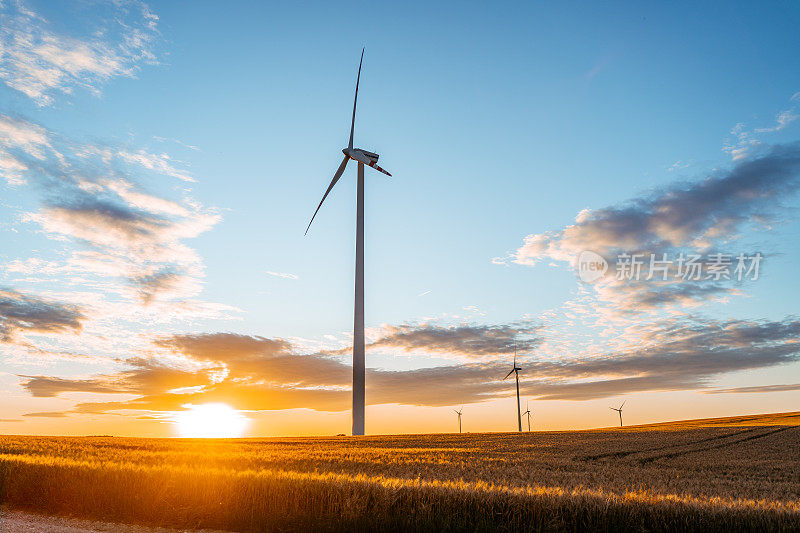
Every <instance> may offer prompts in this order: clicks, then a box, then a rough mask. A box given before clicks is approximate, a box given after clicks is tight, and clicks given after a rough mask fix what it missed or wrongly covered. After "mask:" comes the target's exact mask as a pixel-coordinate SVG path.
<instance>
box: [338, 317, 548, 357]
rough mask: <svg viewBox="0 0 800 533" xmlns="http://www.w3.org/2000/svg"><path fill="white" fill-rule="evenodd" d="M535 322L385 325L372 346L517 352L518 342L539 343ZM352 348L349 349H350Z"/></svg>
mask: <svg viewBox="0 0 800 533" xmlns="http://www.w3.org/2000/svg"><path fill="white" fill-rule="evenodd" d="M535 330H536V328H535V327H534V326H533V325H531V324H513V325H470V324H461V325H457V326H438V325H435V324H401V325H399V326H391V325H390V326H385V327H384V328H383V330H382V335H381V337H380V338H378V339H377V340H375V341H373V342H371V343H369V344H368V348H400V349H402V350H403V351H406V352H412V351H417V350H419V351H425V352H429V353H440V354H448V355H462V356H468V357H475V358H478V357H481V356H491V355H508V354H513V353H514V345H515V342H516V346H517V349H518V350H519V351H520V352H523V351H526V350H531V349H533V348H534V347H535V346H536V342H537V340H536V338H535V337H532V335H533V334H534V333H535ZM348 350H349V349H348Z"/></svg>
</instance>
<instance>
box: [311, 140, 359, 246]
mask: <svg viewBox="0 0 800 533" xmlns="http://www.w3.org/2000/svg"><path fill="white" fill-rule="evenodd" d="M348 159H349V158H348V157H347V156H344V159H342V164H341V165H339V168H338V169H337V170H336V174H334V175H333V179H332V180H331V184H330V185H328V190H327V191H325V194H324V195H323V196H322V200H320V201H319V205H318V206H317V210H316V211H314V216H312V217H311V222H314V217H316V216H317V213H319V208H320V207H322V202H324V201H325V198H327V197H328V193H330V192H331V189H333V186H334V185H336V182H337V181H339V178H341V177H342V172H344V167H346V166H347V160H348ZM311 222H309V223H308V226H307V227H306V233H305V234H306V235H308V229H309V228H310V227H311Z"/></svg>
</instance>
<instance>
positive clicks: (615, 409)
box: [609, 400, 628, 427]
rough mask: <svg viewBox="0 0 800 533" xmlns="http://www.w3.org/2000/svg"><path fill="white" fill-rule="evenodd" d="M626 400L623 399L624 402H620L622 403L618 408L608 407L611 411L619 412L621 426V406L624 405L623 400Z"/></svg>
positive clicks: (620, 425) (620, 424)
mask: <svg viewBox="0 0 800 533" xmlns="http://www.w3.org/2000/svg"><path fill="white" fill-rule="evenodd" d="M627 401H628V400H625V401H624V402H622V405H620V406H619V408H617V407H609V409H611V410H612V411H616V412H618V413H619V427H622V406H623V405H625V402H627Z"/></svg>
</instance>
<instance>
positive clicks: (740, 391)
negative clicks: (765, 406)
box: [703, 383, 800, 394]
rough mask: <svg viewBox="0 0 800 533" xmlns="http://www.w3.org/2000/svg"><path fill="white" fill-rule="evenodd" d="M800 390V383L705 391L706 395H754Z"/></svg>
mask: <svg viewBox="0 0 800 533" xmlns="http://www.w3.org/2000/svg"><path fill="white" fill-rule="evenodd" d="M797 390H800V383H793V384H790V385H756V386H752V387H732V388H729V389H712V390H707V391H703V392H705V393H706V394H753V393H765V392H788V391H797Z"/></svg>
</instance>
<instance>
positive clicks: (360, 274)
mask: <svg viewBox="0 0 800 533" xmlns="http://www.w3.org/2000/svg"><path fill="white" fill-rule="evenodd" d="M363 62H364V49H363V48H362V49H361V60H360V61H359V63H358V76H357V77H356V95H355V97H354V98H353V118H352V120H351V121H350V141H349V142H348V143H347V148H344V149H342V153H343V154H344V159H342V162H341V164H340V165H339V168H338V169H336V173H335V174H334V175H333V179H332V180H331V183H330V185H328V190H326V191H325V194H324V195H323V196H322V200H320V202H319V205H318V206H317V210H316V211H314V215H313V216H312V217H311V221H310V222H309V223H308V227H307V228H306V235H308V230H309V228H310V227H311V222H314V217H316V216H317V213H318V212H319V208H320V207H322V203H323V202H324V201H325V198H327V197H328V194H329V193H330V192H331V189H333V186H334V185H336V182H337V181H339V178H341V177H342V173H343V172H344V169H345V167H346V166H347V162H348V161H349V160H351V159H352V160H353V161H355V162H357V163H358V182H357V199H356V283H355V293H356V294H355V309H354V313H353V315H354V316H353V435H363V434H364V165H367V166H370V167H372V168H374V169H375V170H377V171H379V172H383V173H384V174H386V175H387V176H391V174H389V173H388V172H386V171H385V170H384V169H382V168H381V167H379V166H378V164H377V163H378V154H373V153H372V152H368V151H366V150H364V149H361V148H353V130H354V129H355V125H356V103H357V102H358V82H359V81H360V80H361V64H362V63H363Z"/></svg>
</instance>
